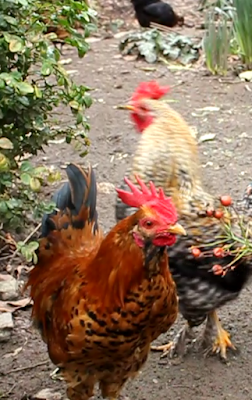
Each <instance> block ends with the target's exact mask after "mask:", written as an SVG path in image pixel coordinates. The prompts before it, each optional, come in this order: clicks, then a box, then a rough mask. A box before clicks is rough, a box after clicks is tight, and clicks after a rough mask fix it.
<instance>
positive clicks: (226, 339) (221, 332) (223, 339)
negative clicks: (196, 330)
mask: <svg viewBox="0 0 252 400" xmlns="http://www.w3.org/2000/svg"><path fill="white" fill-rule="evenodd" d="M207 326H208V327H209V329H213V327H215V328H216V330H217V335H216V339H215V341H214V343H213V346H212V351H213V352H214V353H217V354H218V353H220V356H221V358H222V359H224V360H226V359H227V348H228V347H230V348H231V349H233V350H235V346H234V345H233V343H232V342H231V340H230V334H229V333H228V332H227V331H225V329H223V328H222V326H221V323H220V320H219V317H218V315H217V312H216V311H213V312H211V313H210V314H209V315H208V321H207ZM209 329H207V327H206V330H205V335H206V336H208V333H209Z"/></svg>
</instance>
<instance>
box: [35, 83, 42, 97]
mask: <svg viewBox="0 0 252 400" xmlns="http://www.w3.org/2000/svg"><path fill="white" fill-rule="evenodd" d="M34 93H35V95H36V97H37V98H38V99H41V98H42V97H43V93H42V91H41V90H40V89H39V88H38V86H36V85H34Z"/></svg>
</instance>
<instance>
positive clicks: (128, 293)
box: [27, 164, 185, 400]
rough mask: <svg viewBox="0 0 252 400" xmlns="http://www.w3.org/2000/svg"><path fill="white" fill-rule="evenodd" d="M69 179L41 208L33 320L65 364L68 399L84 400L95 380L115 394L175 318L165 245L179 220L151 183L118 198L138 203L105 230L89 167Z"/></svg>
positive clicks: (72, 168) (106, 393)
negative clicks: (50, 204)
mask: <svg viewBox="0 0 252 400" xmlns="http://www.w3.org/2000/svg"><path fill="white" fill-rule="evenodd" d="M67 175H68V180H69V182H67V183H66V184H65V185H64V186H63V188H62V189H61V190H60V191H59V193H57V195H56V197H55V199H56V203H57V207H58V209H60V210H59V211H58V212H55V213H54V214H52V215H49V216H45V217H44V220H43V230H42V232H43V235H44V237H42V238H41V241H40V247H39V254H38V255H39V261H38V264H37V265H36V266H35V268H34V269H33V270H32V271H31V273H30V276H29V280H28V283H27V286H30V287H31V297H32V299H33V302H34V305H33V313H32V315H33V319H34V323H35V324H36V326H37V327H38V328H39V329H40V332H41V335H42V338H43V340H44V341H45V342H46V344H47V347H48V352H49V356H50V358H51V360H52V362H53V363H54V364H56V365H57V366H58V367H59V368H60V372H61V374H62V375H63V377H64V379H65V381H66V383H67V395H68V397H69V399H70V400H86V399H89V398H90V397H91V396H92V395H93V388H94V385H95V384H96V383H99V386H100V389H101V393H102V396H103V397H104V398H105V397H108V398H109V399H115V398H117V397H118V395H119V393H120V390H121V388H122V386H123V385H124V383H125V382H126V381H127V379H128V378H130V377H134V376H135V375H136V373H137V372H138V371H139V369H140V368H141V367H142V365H143V364H144V363H145V361H146V360H147V357H148V353H149V349H150V344H151V342H152V341H153V340H154V339H156V338H157V337H158V336H159V335H160V334H161V333H162V332H166V331H167V330H168V329H169V328H170V326H171V325H172V324H173V323H174V321H175V320H176V317H177V310H178V305H177V295H176V289H175V284H174V282H173V280H172V277H171V274H170V272H169V268H168V259H167V250H166V249H167V246H172V245H173V244H174V243H175V242H176V236H175V235H176V234H185V231H184V229H183V228H182V226H180V225H179V224H177V214H176V210H175V208H174V206H173V204H172V202H171V200H170V199H169V198H167V197H165V196H164V193H163V191H162V190H161V189H160V191H159V192H157V191H156V189H155V186H154V185H153V184H152V183H151V184H150V190H149V189H148V188H147V186H146V185H145V184H143V183H142V182H141V180H140V179H138V178H136V179H137V182H138V183H139V185H140V187H141V190H139V189H138V188H137V187H136V186H134V185H133V184H132V183H131V182H130V181H129V180H127V178H126V179H125V182H126V184H127V185H128V186H129V187H130V189H131V191H132V192H131V193H130V192H126V191H123V190H119V189H118V190H117V192H118V195H119V197H120V198H121V199H122V201H124V202H125V203H126V204H128V205H129V206H133V207H137V208H138V211H137V212H136V213H135V214H133V215H132V216H130V217H129V218H126V219H125V220H123V221H121V222H120V223H118V224H117V225H116V226H115V227H114V228H113V229H112V230H111V231H110V232H109V233H108V235H107V236H106V237H103V235H102V232H101V230H100V228H99V226H98V221H97V212H96V182H95V175H94V172H93V170H92V169H91V168H90V169H89V171H88V172H87V173H86V172H84V171H83V170H82V169H81V168H80V167H79V166H77V165H74V164H70V165H69V166H68V167H67Z"/></svg>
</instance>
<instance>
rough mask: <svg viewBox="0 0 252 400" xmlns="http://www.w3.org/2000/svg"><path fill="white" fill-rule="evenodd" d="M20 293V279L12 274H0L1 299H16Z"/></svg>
mask: <svg viewBox="0 0 252 400" xmlns="http://www.w3.org/2000/svg"><path fill="white" fill-rule="evenodd" d="M18 294H19V293H18V281H17V280H16V279H15V278H13V276H11V275H0V300H15V299H17V298H18Z"/></svg>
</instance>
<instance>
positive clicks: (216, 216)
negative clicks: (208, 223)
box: [214, 210, 223, 219]
mask: <svg viewBox="0 0 252 400" xmlns="http://www.w3.org/2000/svg"><path fill="white" fill-rule="evenodd" d="M214 216H215V218H217V219H221V218H222V217H223V211H221V210H216V211H214Z"/></svg>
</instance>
